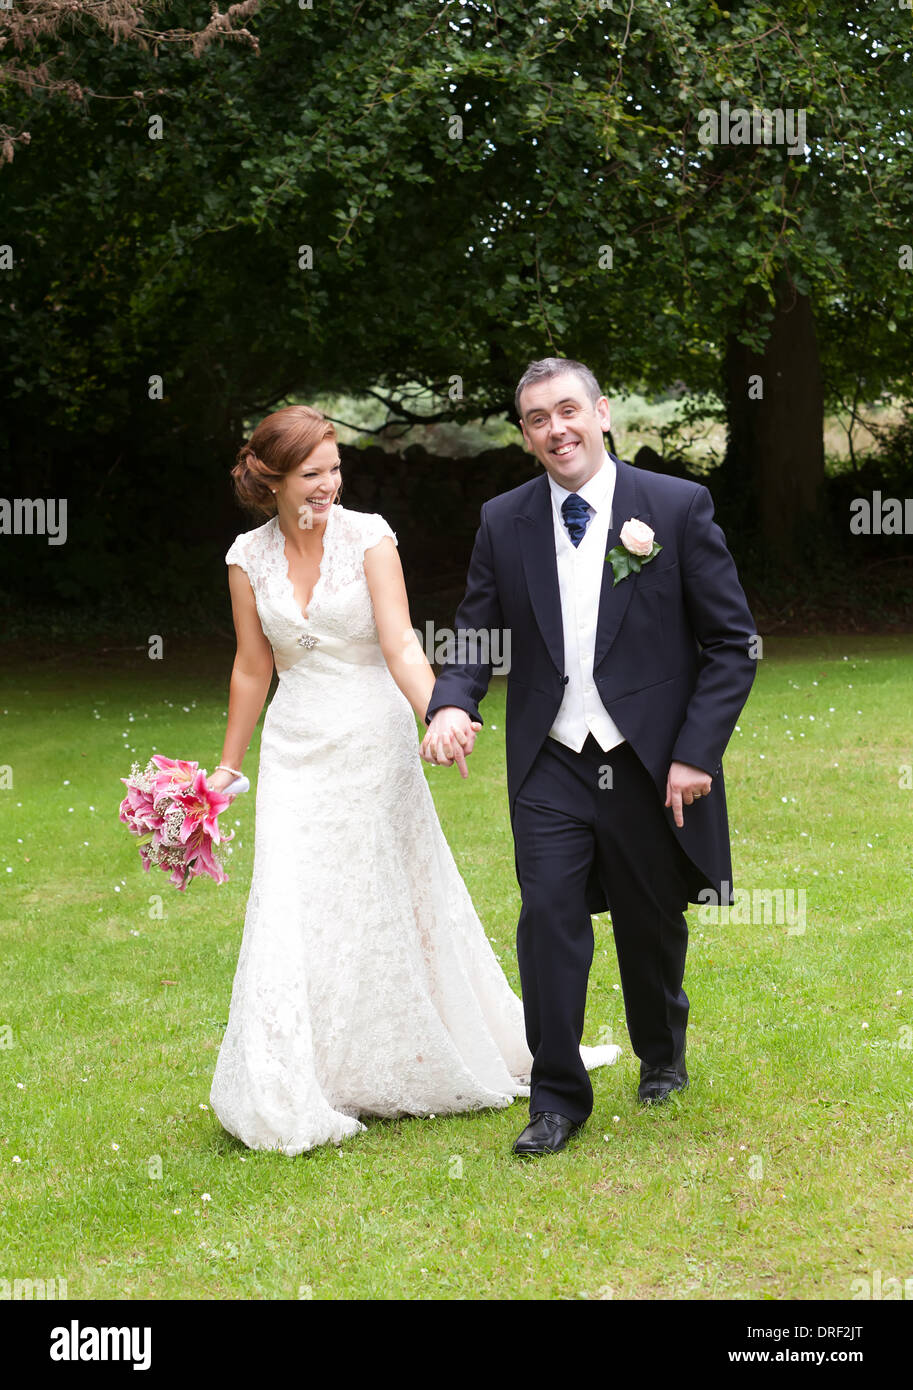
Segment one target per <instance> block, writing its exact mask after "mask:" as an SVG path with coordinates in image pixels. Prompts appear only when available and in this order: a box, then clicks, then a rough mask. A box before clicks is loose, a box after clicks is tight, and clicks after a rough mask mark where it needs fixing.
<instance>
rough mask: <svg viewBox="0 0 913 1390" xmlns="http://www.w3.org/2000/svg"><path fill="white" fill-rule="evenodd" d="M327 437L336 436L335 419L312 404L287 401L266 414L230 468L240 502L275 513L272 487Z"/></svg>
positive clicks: (253, 510) (267, 514)
mask: <svg viewBox="0 0 913 1390" xmlns="http://www.w3.org/2000/svg"><path fill="white" fill-rule="evenodd" d="M325 439H334V440H335V439H336V430H335V428H334V426H333V423H332V421H331V420H328V419H327V417H326V416H325V415H322V414H321V413H320V411H319V410H314V409H313V408H312V407H311V406H309V405H287V406H284V407H283V408H282V410H274V411H273V412H272V414H271V415H266V416H264V418H263V419H262V420H261V421H260V423H259V425H258V426H257V428H256V429H255V430H254V432H253V434H252V435H251V437H250V439H249V440H248V441H247V443H246V444H242V445H241V448H240V449H239V450H238V461H237V463H236V464H235V466H234V468H233V469H232V470H231V476H232V479H233V480H234V485H235V496H236V497H237V499H238V501H239V502H240V504H241V506H242V507H246V508H247V510H248V511H251V512H256V513H258V514H260V515H264V516H275V514H276V510H277V508H276V499H275V497H274V496H273V491H272V490H273V488H274V487H277V486H278V484H279V483H281V481H282V479H283V478H284V477H285V475H286V473H291V471H292V469H293V468H297V467H298V466H299V464H301V463H303V462H304V460H305V459H306V458H307V456H308V454H310V453H311V452H312V450H314V449H316V448H317V445H318V444H322V443H323V441H324V440H325Z"/></svg>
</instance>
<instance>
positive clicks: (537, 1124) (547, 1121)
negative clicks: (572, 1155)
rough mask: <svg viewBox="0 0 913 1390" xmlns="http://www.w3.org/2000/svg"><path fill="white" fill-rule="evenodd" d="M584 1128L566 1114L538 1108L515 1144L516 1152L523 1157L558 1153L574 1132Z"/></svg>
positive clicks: (581, 1123)
mask: <svg viewBox="0 0 913 1390" xmlns="http://www.w3.org/2000/svg"><path fill="white" fill-rule="evenodd" d="M582 1128H583V1122H582V1121H581V1122H580V1123H579V1124H578V1123H577V1122H576V1121H575V1120H569V1119H568V1117H567V1116H566V1115H556V1114H555V1112H554V1111H553V1110H537V1111H536V1113H535V1115H530V1117H529V1124H528V1125H527V1126H526V1129H525V1130H524V1131H523V1133H522V1134H521V1135H520V1137H519V1139H517V1141H516V1142H515V1144H514V1153H515V1154H520V1156H521V1157H523V1158H538V1157H540V1156H541V1155H542V1154H556V1153H560V1152H561V1150H562V1149H563V1148H564V1147H565V1146H566V1145H567V1141H568V1140H569V1139H570V1137H571V1135H572V1134H576V1133H577V1131H578V1129H582Z"/></svg>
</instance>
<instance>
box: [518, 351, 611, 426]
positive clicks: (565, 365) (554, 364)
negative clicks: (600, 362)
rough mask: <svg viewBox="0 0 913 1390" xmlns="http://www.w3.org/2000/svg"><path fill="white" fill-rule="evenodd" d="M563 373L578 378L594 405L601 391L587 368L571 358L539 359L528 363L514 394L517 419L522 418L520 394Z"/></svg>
mask: <svg viewBox="0 0 913 1390" xmlns="http://www.w3.org/2000/svg"><path fill="white" fill-rule="evenodd" d="M563 372H573V373H574V374H575V376H578V377H579V378H580V380H581V382H582V383H583V387H584V389H585V391H586V393H587V395H588V396H589V398H590V404H591V405H595V404H596V402H597V401H598V400H599V397H600V396H601V395H602V391H601V390H600V388H599V382H598V381H597V380H596V378H595V376H594V375H593V373H592V372H591V371H590V369H589V367H585V366H584V365H583V363H582V362H575V361H574V359H573V358H572V357H540V358H539V359H538V361H536V362H530V364H529V366H528V367H527V369H526V371H525V372H524V373H523V375H522V376H521V378H520V380H519V382H518V384H517V389H516V391H515V392H514V408H515V410H516V412H517V418H518V419H521V418H522V416H521V415H520V393H521V392H522V391H524V390H525V388H526V387H527V386H532V385H533V384H534V382H537V381H548V380H549V378H550V377H553V376H561V374H562V373H563Z"/></svg>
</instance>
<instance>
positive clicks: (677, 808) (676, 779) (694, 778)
mask: <svg viewBox="0 0 913 1390" xmlns="http://www.w3.org/2000/svg"><path fill="white" fill-rule="evenodd" d="M712 785H713V778H712V777H711V776H710V774H709V773H708V772H704V770H703V768H700V767H692V766H691V764H690V763H673V764H672V766H671V767H670V768H669V775H668V777H667V778H666V803H665V804H666V805H667V806H671V807H672V814H673V815H674V817H675V824H676V825H677V826H678V828H679V830H681V828H682V826H683V825H684V824H685V820H684V816H683V815H682V806H690V805H691V803H692V802H693V801H697V800H698V798H699V797H702V796H708V795H709V794H710V788H711V787H712Z"/></svg>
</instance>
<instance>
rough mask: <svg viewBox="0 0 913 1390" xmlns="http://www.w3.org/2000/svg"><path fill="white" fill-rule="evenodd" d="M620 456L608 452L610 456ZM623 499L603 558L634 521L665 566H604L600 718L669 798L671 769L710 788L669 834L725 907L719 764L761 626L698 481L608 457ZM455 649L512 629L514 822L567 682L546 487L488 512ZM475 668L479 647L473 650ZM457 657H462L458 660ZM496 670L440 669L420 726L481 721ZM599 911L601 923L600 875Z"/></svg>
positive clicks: (509, 731)
mask: <svg viewBox="0 0 913 1390" xmlns="http://www.w3.org/2000/svg"><path fill="white" fill-rule="evenodd" d="M611 457H612V458H613V459H614V455H612V456H611ZM614 462H615V468H616V478H615V490H614V494H613V497H612V525H611V527H610V529H609V534H608V538H607V543H606V554H608V552H609V550H611V549H612V547H613V546H616V545H618V544H619V534H620V531H621V528H622V526H623V525H624V523H625V522H626V521H627V520H629V518H632V517H633V518H636V519H638V520H640V521H643V522H645V523H646V524H647V525H648V526H650V527H652V529H653V531H654V533H655V540H656V542H657V543H658V544H659V545H660V546H662V549H661V550H660V551H659V553H658V555H656V557H655V558H654V559H653V560H651V561H650V562H649V563H647V564H645V565H644V566H643V568H642V569H641V571H640V572H639V573H631V574H629V575H628V577H627V578H625V579H623V580H622V581H621V582H619V583H618V584H617V585H614V586H613V579H614V575H613V571H612V566H611V563H608V562H607V563H606V564H605V566H604V567H603V574H602V587H601V595H600V602H599V614H598V622H597V631H596V646H595V654H594V663H593V675H594V680H595V684H596V687H597V689H598V691H599V695H600V697H601V699H602V703H603V704H604V706H605V708H606V710H607V711H608V713H609V714H610V715H611V717H612V719H613V720H614V721H615V723H616V724H617V726H618V728H619V730H620V731H621V733H622V735H623V736H624V738H625V739H626V740H627V741H628V743H629V744H630V745H631V748H632V749H633V751H634V752H635V753H636V755H637V757H638V758H639V759H640V761H641V762H642V763H643V765H644V767H645V768H646V769H647V771H648V772H649V774H650V777H651V778H652V780H653V783H654V784H655V786H656V791H657V795H658V796H659V797H660V799H661V801H665V795H666V777H667V774H668V772H669V767H670V764H671V763H672V762H673V761H678V762H683V763H690V764H692V765H693V766H695V767H699V768H702V769H703V770H704V771H705V772H707V773H709V774H710V776H711V777H712V778H713V785H712V789H711V792H710V794H709V795H708V796H704V797H701V798H700V799H699V800H697V801H695V802H694V803H693V805H691V806H685V807H684V810H683V815H684V822H685V824H684V828H683V829H678V828H676V827H675V825H674V820H673V816H672V811H671V809H668V810H665V812H664V814H665V816H666V819H667V821H668V823H669V825H670V827H672V831H673V834H674V835H675V837H676V838H677V839H678V841H679V843H680V845H681V846H682V848H683V849H684V851H685V854H686V855H687V860H688V864H689V869H690V877H689V881H688V895H689V899H690V900H691V901H693V902H697V901H699V900H700V899H699V898H698V894H699V893H700V892H701V890H702V889H704V890H706V889H707V888H710V889H711V890H712V892H713V893H714V894H720V895H721V896H720V899H719V900H720V901H721V902H723V903H729V902H731V901H732V895H731V884H732V866H731V859H730V848H729V829H728V822H727V815H726V798H725V791H724V785H723V769H722V757H723V751H724V749H725V747H726V744H727V743H728V741H729V738H730V736H731V734H732V731H733V729H734V727H735V723H736V720H737V719H738V716H739V712H740V710H741V709H742V707H743V705H744V704H745V701H746V699H747V697H748V692H749V690H750V688H751V683H752V681H753V679H754V675H755V669H756V662H755V655H754V641H755V631H754V622H753V619H752V616H751V613H750V611H749V609H748V604H747V602H746V599H745V594H744V592H743V590H742V586H741V584H740V583H739V580H738V576H737V574H736V568H735V564H734V562H733V559H732V556H731V555H730V553H729V551H728V549H727V547H726V542H725V538H724V536H723V532H722V531H721V530H720V528H719V526H718V525H717V524H716V522H715V521H714V520H713V503H712V501H711V498H710V494H709V492H708V491H707V489H706V488H705V487H703V486H702V485H700V484H697V483H692V482H687V481H685V480H683V479H680V478H673V477H667V476H665V475H663V474H658V473H648V472H646V471H643V470H641V469H637V468H634V467H632V466H631V465H630V464H627V463H623V462H622V461H621V460H619V459H614ZM455 626H456V629H457V638H458V639H459V638H460V637H461V636H463V637H465V635H466V634H467V633H472V632H484V631H491V630H493V629H494V630H499V629H501V630H504V632H505V634H507V635H509V643H510V646H509V649H507V650H509V654H510V666H509V672H508V681H507V718H506V746H507V788H508V799H509V804H510V813H511V822H512V824H513V823H514V810H515V806H516V800H517V795H518V793H519V792H520V789H521V787H522V785H523V782H524V779H525V778H526V777H527V775H528V774H529V772H530V770H531V768H532V766H533V763H534V762H535V760H536V757H537V755H538V753H539V751H540V749H542V747H543V744H544V743H545V740H546V738H547V737H548V732H549V729H550V728H551V727H552V725H553V723H554V722H555V717H556V715H557V713H558V709H559V707H560V705H561V701H562V698H563V695H564V686H565V684H566V673H565V669H564V639H563V632H562V620H561V602H560V596H559V589H558V569H557V559H556V553H555V536H554V525H553V520H552V502H551V492H550V488H549V483H548V478H547V476H546V475H545V474H544V473H543V474H542V475H541V476H539V477H537V478H534V479H532V480H531V481H530V482H527V483H523V484H522V485H521V486H520V487H518V488H514V489H513V490H512V491H511V492H506V493H502V494H501V495H500V496H498V497H494V498H492V499H491V501H489V502H486V503H485V505H484V506H483V507H482V513H481V523H480V526H479V530H478V533H477V535H476V540H475V546H474V549H473V553H472V559H471V562H470V566H469V573H468V577H467V586H466V595H465V597H464V599H463V602H462V603H461V605H460V607H459V609H458V611H457V615H456V620H455ZM466 654H467V655H469V656H470V657H471V656H472V655H473V652H472V643H471V640H470V642H469V649H468V652H467V653H466ZM457 655H458V656H459V651H458V652H457ZM490 678H491V664H490V663H484V662H479V661H476V662H473V661H472V660H470V661H462V660H459V659H457V660H454V661H452V662H448V663H446V664H445V665H444V667H443V669H442V671H441V674H440V676H439V677H438V679H437V682H436V684H435V687H434V692H433V695H432V699H431V703H430V705H429V707H428V712H427V716H426V717H427V718H428V719H430V718H431V716H432V715H433V714H434V713H435V711H436V710H438V709H441V708H442V707H444V706H447V705H455V706H458V707H460V708H461V709H464V710H466V711H467V712H468V713H469V714H470V715H471V717H472V718H473V719H477V720H481V716H480V714H479V709H478V705H479V702H480V701H481V699H482V697H483V696H484V694H485V692H486V690H487V688H488V683H489V680H490ZM587 906H588V908H589V911H590V912H602V911H605V910H606V907H607V901H606V896H605V891H604V886H603V885H602V884H601V882H600V880H599V877H598V875H597V873H596V868H595V865H594V867H593V870H592V872H591V874H590V879H589V883H588V888H587Z"/></svg>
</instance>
